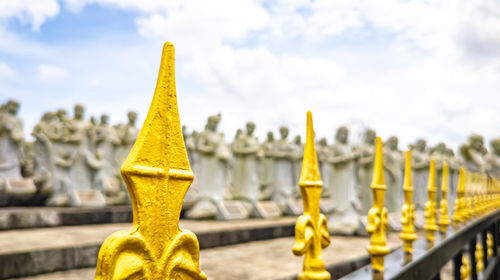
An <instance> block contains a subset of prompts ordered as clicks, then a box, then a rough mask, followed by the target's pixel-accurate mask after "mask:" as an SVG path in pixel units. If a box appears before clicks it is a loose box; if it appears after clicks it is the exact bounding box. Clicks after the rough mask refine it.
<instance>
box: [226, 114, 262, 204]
mask: <svg viewBox="0 0 500 280" xmlns="http://www.w3.org/2000/svg"><path fill="white" fill-rule="evenodd" d="M254 131H255V124H254V123H253V122H248V123H247V124H246V132H243V133H241V134H239V135H237V136H236V137H235V139H234V141H233V143H232V145H231V149H232V152H233V157H234V163H233V166H232V174H233V177H232V179H233V181H232V189H231V194H232V198H233V199H235V200H242V201H244V202H249V203H250V205H249V206H247V207H248V211H252V210H253V207H254V204H255V203H256V202H257V201H258V199H259V163H258V159H257V152H258V150H259V142H258V140H257V137H254V136H253V133H254ZM247 204H248V203H247ZM247 204H246V205H247Z"/></svg>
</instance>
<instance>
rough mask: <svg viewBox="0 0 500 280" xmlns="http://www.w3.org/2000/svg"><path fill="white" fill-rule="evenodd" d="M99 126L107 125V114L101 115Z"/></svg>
mask: <svg viewBox="0 0 500 280" xmlns="http://www.w3.org/2000/svg"><path fill="white" fill-rule="evenodd" d="M101 124H104V125H109V116H108V115H107V114H102V115H101Z"/></svg>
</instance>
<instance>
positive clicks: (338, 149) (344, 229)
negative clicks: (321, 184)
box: [328, 126, 361, 234]
mask: <svg viewBox="0 0 500 280" xmlns="http://www.w3.org/2000/svg"><path fill="white" fill-rule="evenodd" d="M348 137H349V131H348V129H347V127H345V126H342V127H340V128H339V129H338V130H337V134H336V136H335V143H334V144H333V145H332V146H331V148H330V155H329V157H328V161H329V163H330V164H331V165H332V172H331V175H330V182H329V186H328V188H329V189H330V194H331V200H332V206H333V208H332V209H331V212H330V213H329V214H330V216H329V218H328V228H329V230H330V232H331V233H341V234H354V233H356V232H357V231H358V230H359V229H360V226H361V221H360V216H359V214H358V207H359V201H358V198H357V196H356V189H355V188H356V180H355V179H356V175H355V171H354V167H355V161H356V159H357V157H358V156H357V154H356V153H355V152H354V151H353V149H352V148H351V147H350V146H349V144H348Z"/></svg>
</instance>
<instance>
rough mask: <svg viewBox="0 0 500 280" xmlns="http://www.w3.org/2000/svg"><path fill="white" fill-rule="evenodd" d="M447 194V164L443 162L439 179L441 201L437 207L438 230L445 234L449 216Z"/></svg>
mask: <svg viewBox="0 0 500 280" xmlns="http://www.w3.org/2000/svg"><path fill="white" fill-rule="evenodd" d="M447 194H448V164H447V163H446V161H445V162H443V177H442V181H441V202H440V204H439V205H440V207H439V213H440V215H439V221H438V224H439V231H440V232H441V233H442V234H446V231H447V230H448V226H449V225H450V218H449V217H448V199H447V197H446V195H447Z"/></svg>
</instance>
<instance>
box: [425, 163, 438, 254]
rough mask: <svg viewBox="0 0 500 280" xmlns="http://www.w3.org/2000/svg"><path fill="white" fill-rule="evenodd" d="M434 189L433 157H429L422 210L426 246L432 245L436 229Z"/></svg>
mask: <svg viewBox="0 0 500 280" xmlns="http://www.w3.org/2000/svg"><path fill="white" fill-rule="evenodd" d="M436 191H437V190H436V167H435V163H434V159H431V163H430V167H429V183H428V184H427V193H428V195H429V200H428V201H427V203H425V210H424V216H425V224H424V229H425V231H426V238H427V248H432V247H433V246H434V238H435V232H436V230H437V229H438V226H437V224H436V216H437V213H436Z"/></svg>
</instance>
